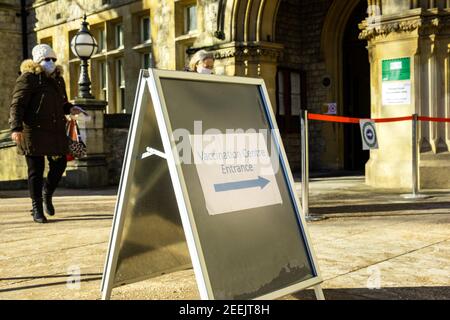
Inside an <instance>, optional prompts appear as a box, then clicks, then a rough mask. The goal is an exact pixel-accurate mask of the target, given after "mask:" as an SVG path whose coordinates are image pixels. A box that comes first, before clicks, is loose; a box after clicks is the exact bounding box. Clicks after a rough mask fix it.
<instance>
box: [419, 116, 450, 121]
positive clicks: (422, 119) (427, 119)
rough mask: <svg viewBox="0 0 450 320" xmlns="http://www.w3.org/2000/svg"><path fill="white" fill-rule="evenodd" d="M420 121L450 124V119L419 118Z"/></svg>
mask: <svg viewBox="0 0 450 320" xmlns="http://www.w3.org/2000/svg"><path fill="white" fill-rule="evenodd" d="M419 120H420V121H431V122H450V118H433V117H419Z"/></svg>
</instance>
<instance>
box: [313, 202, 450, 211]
mask: <svg viewBox="0 0 450 320" xmlns="http://www.w3.org/2000/svg"><path fill="white" fill-rule="evenodd" d="M432 209H450V202H413V203H386V204H360V205H358V204H352V205H343V206H330V207H311V208H310V211H311V213H315V214H333V213H360V212H393V211H424V210H432Z"/></svg>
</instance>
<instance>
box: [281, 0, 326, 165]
mask: <svg viewBox="0 0 450 320" xmlns="http://www.w3.org/2000/svg"><path fill="white" fill-rule="evenodd" d="M331 3H332V0H303V1H298V0H283V1H282V2H281V4H280V8H279V11H278V17H277V26H276V28H277V30H276V39H275V42H278V43H282V44H283V45H284V47H285V49H284V53H283V58H282V60H281V62H280V66H281V67H287V68H293V69H301V70H303V71H305V73H306V82H307V90H306V91H307V108H308V110H309V111H310V112H322V104H323V103H326V102H328V101H326V100H327V91H326V89H325V88H324V87H323V86H322V79H323V77H324V76H325V75H326V70H325V63H324V59H323V56H322V54H321V51H320V46H321V35H322V27H323V23H324V20H325V16H326V14H327V11H328V9H329V7H330V5H331ZM309 129H310V130H309V133H310V134H309V139H310V162H311V164H310V166H311V170H315V169H319V168H321V160H320V158H321V157H320V155H321V153H322V152H323V151H324V149H325V140H324V138H323V136H322V134H321V124H318V123H311V122H310V127H309ZM299 139H300V137H299V135H296V134H289V135H288V136H286V137H285V138H284V144H285V148H286V152H287V154H288V158H289V161H290V164H291V167H292V168H293V170H294V171H296V170H298V168H299V166H300V154H299V152H300V142H299Z"/></svg>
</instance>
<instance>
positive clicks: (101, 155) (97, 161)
mask: <svg viewBox="0 0 450 320" xmlns="http://www.w3.org/2000/svg"><path fill="white" fill-rule="evenodd" d="M70 47H71V49H72V52H73V53H74V54H75V55H76V56H77V57H78V58H79V59H80V60H81V70H80V71H81V72H80V79H79V81H78V96H77V97H76V98H75V100H74V101H73V104H74V105H77V106H80V107H82V108H83V109H84V110H85V111H86V112H87V114H88V116H87V117H86V116H85V117H80V118H79V119H77V122H78V126H79V128H80V132H81V136H82V137H84V139H85V141H84V142H85V143H86V147H87V148H86V156H85V157H83V158H80V159H76V160H75V161H71V162H69V164H68V166H67V170H66V185H67V186H68V187H71V188H92V187H102V186H106V185H107V184H108V170H107V165H106V153H105V147H104V145H105V141H104V129H105V128H104V121H103V119H104V113H105V108H106V105H107V104H108V103H107V102H106V101H103V100H96V99H95V97H94V96H93V95H92V93H91V80H89V75H88V65H89V64H88V60H89V59H90V58H91V57H92V55H94V54H95V53H96V52H97V47H98V46H97V41H95V38H94V37H93V36H92V34H91V33H90V32H89V24H88V23H87V21H86V15H84V17H83V22H82V23H81V28H80V30H79V31H78V32H77V34H76V35H75V36H74V37H73V39H72V41H71V43H70Z"/></svg>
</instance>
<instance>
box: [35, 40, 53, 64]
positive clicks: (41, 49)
mask: <svg viewBox="0 0 450 320" xmlns="http://www.w3.org/2000/svg"><path fill="white" fill-rule="evenodd" d="M31 54H32V55H33V61H34V62H36V63H40V62H41V61H42V60H44V59H45V58H55V59H56V54H55V51H53V49H52V48H51V47H50V46H49V45H48V44H38V45H37V46H35V47H34V48H33V50H32V51H31Z"/></svg>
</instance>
